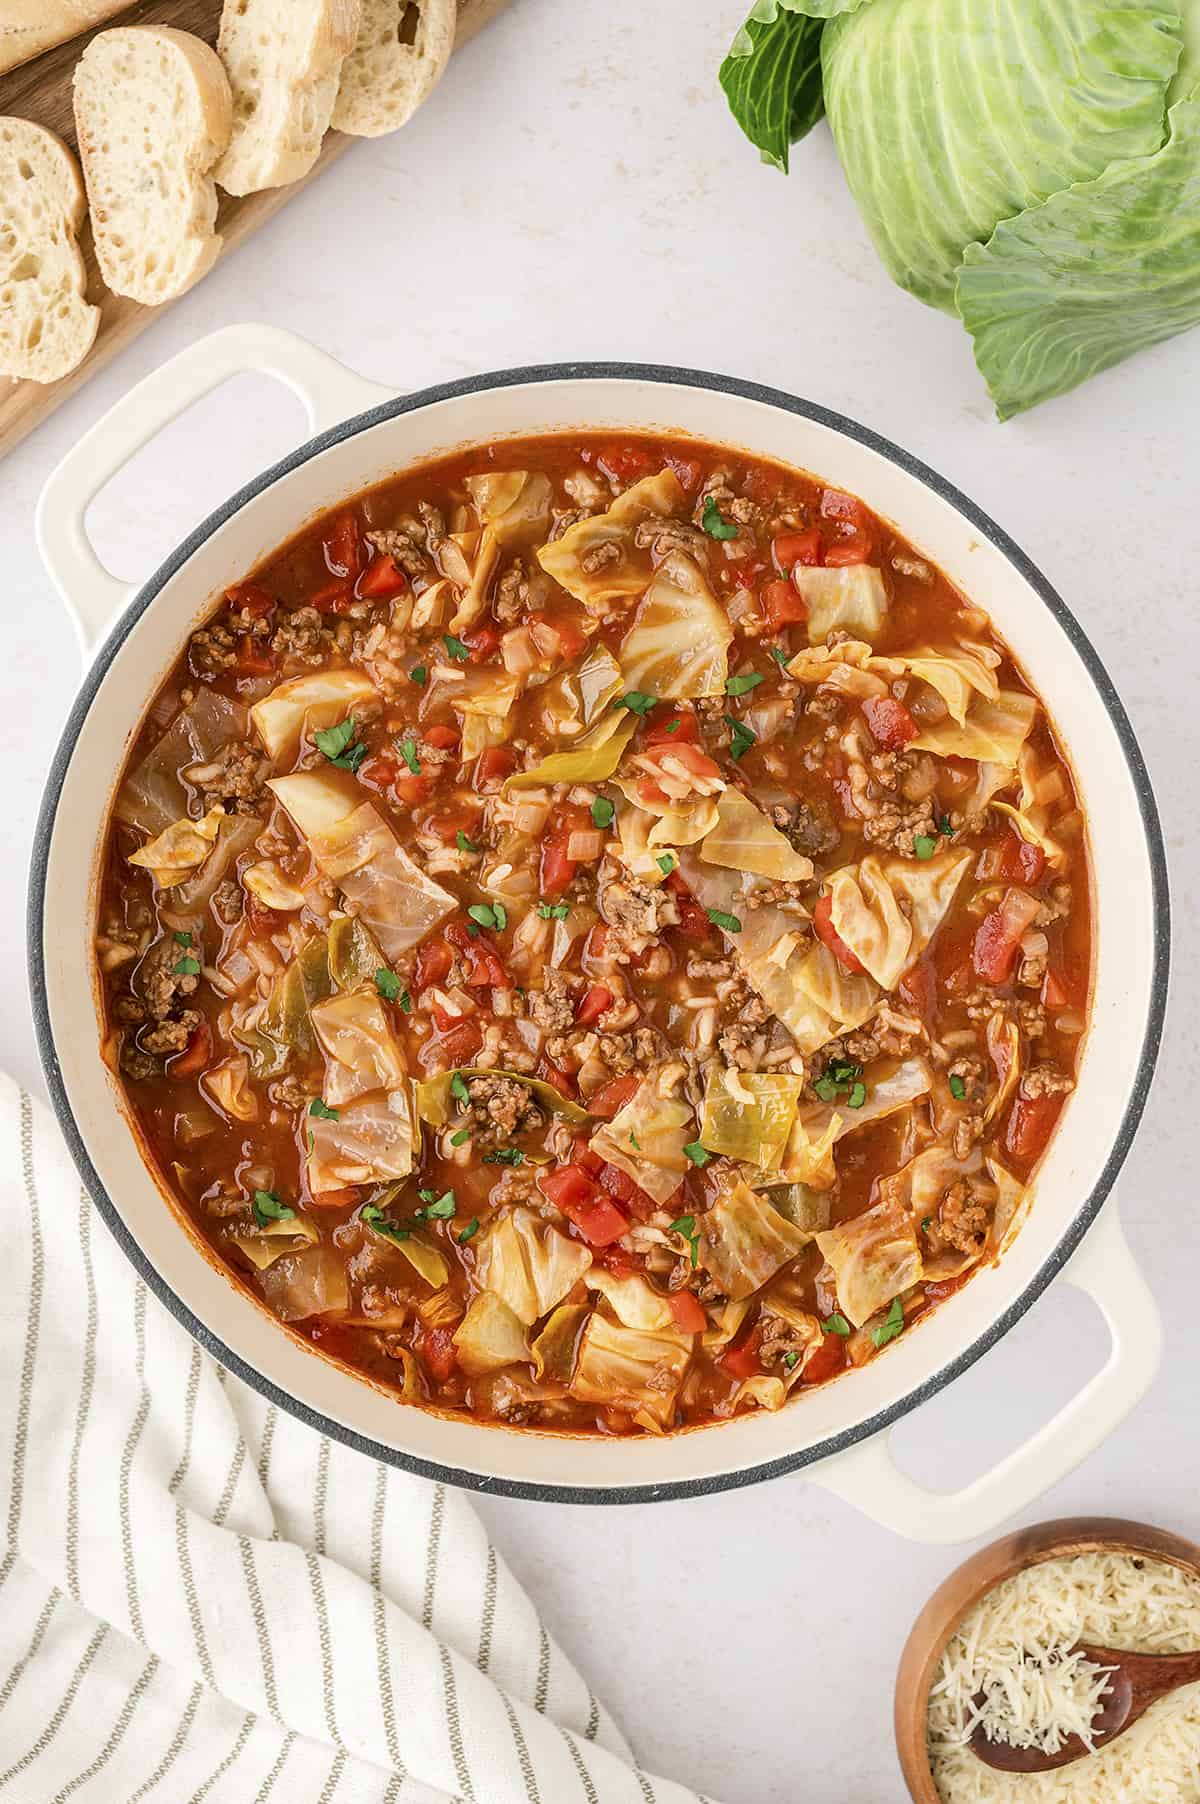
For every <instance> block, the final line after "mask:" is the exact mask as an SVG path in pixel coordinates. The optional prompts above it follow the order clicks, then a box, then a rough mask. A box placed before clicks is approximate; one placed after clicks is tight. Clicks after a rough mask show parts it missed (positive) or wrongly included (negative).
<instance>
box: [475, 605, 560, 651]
mask: <svg viewBox="0 0 1200 1804" xmlns="http://www.w3.org/2000/svg"><path fill="white" fill-rule="evenodd" d="M526 620H527V624H528V625H529V626H538V627H543V628H544V629H546V630H547V631H548V632H551V633H553V634H554V636H555V638H556V639H557V640H558V655H559V657H560V658H577V657H578V656H579V654H580V652H581V651H582V650H583V648H584V646H585V645H586V644H587V642H588V637H587V634H586V633H585V632H583V631H582V630H581V629H580V627H579V626H578V625H577V624H576V623H575V621H574V620H572V619H571V617H570V615H569V614H529V615H527V616H526ZM470 643H471V641H470V640H469V639H468V640H467V644H468V645H469V644H470Z"/></svg>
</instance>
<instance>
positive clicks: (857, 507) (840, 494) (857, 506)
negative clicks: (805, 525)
mask: <svg viewBox="0 0 1200 1804" xmlns="http://www.w3.org/2000/svg"><path fill="white" fill-rule="evenodd" d="M821 518H822V519H823V520H846V521H848V522H849V523H850V524H851V525H852V526H862V525H863V524H864V522H865V521H866V519H867V510H866V508H865V507H864V506H863V504H862V502H861V501H860V500H859V498H858V496H857V495H848V494H847V493H846V492H845V490H844V489H822V490H821Z"/></svg>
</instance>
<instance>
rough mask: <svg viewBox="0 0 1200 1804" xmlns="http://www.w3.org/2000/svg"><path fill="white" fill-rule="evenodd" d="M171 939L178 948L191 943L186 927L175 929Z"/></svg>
mask: <svg viewBox="0 0 1200 1804" xmlns="http://www.w3.org/2000/svg"><path fill="white" fill-rule="evenodd" d="M171 938H172V939H173V940H174V941H175V943H176V945H179V946H190V945H191V943H192V936H191V934H190V933H189V931H188V929H187V928H186V927H177V928H176V929H175V932H174V933H173V934H172V935H171Z"/></svg>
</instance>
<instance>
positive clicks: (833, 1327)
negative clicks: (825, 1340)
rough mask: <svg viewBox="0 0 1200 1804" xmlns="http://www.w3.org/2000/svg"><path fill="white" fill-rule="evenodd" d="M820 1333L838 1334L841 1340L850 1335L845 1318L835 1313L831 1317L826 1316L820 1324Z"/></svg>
mask: <svg viewBox="0 0 1200 1804" xmlns="http://www.w3.org/2000/svg"><path fill="white" fill-rule="evenodd" d="M821 1332H822V1334H840V1335H841V1337H842V1339H843V1340H845V1339H846V1337H847V1335H849V1334H850V1333H851V1328H850V1324H849V1322H848V1321H847V1320H846V1318H845V1316H844V1315H838V1314H837V1313H836V1312H835V1313H834V1314H833V1315H830V1316H826V1318H825V1320H824V1321H823V1322H822V1323H821Z"/></svg>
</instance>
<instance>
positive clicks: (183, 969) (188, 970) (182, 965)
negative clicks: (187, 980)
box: [175, 956, 200, 977]
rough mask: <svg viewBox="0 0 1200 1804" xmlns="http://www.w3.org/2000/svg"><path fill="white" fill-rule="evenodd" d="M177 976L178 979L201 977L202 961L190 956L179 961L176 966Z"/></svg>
mask: <svg viewBox="0 0 1200 1804" xmlns="http://www.w3.org/2000/svg"><path fill="white" fill-rule="evenodd" d="M175 975H176V977H199V975H200V960H199V959H198V958H192V957H190V956H185V957H183V958H181V959H179V960H178V961H177V962H176V965H175Z"/></svg>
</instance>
